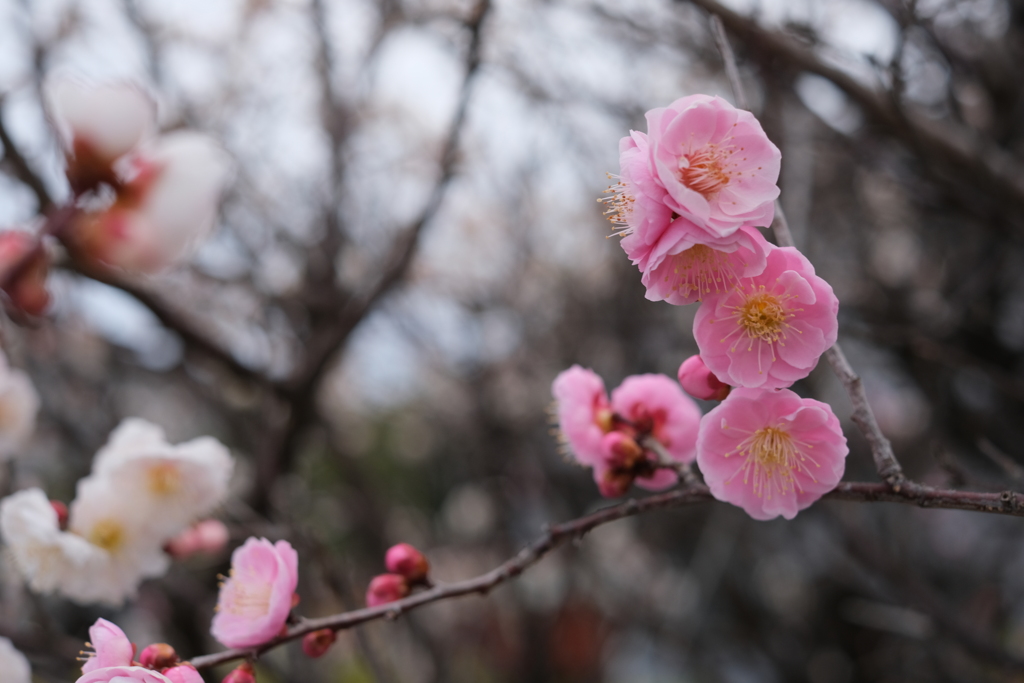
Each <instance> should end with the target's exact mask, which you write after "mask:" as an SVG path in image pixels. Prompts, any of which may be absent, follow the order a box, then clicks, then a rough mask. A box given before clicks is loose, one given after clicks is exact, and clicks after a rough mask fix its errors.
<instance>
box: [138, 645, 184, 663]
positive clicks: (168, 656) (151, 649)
mask: <svg viewBox="0 0 1024 683" xmlns="http://www.w3.org/2000/svg"><path fill="white" fill-rule="evenodd" d="M177 663H178V653H177V652H175V651H174V648H173V647H171V646H170V645H168V644H167V643H153V644H152V645H147V646H146V647H145V648H143V649H142V652H141V653H139V664H141V665H142V666H144V667H147V668H149V669H166V668H167V667H170V666H174V665H175V664H177Z"/></svg>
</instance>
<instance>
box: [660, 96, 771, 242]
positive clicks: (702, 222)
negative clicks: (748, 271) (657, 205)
mask: <svg viewBox="0 0 1024 683" xmlns="http://www.w3.org/2000/svg"><path fill="white" fill-rule="evenodd" d="M647 139H648V143H649V145H650V153H651V164H652V166H653V172H654V175H655V176H656V177H657V178H658V180H659V181H660V183H661V185H662V186H663V187H664V188H665V190H666V192H667V194H668V197H667V198H666V199H665V203H666V204H667V205H668V207H669V208H670V209H671V210H672V211H674V212H675V213H677V214H678V215H680V216H682V217H684V218H687V219H689V220H691V221H693V222H694V223H696V224H697V225H699V226H701V227H703V228H705V229H707V230H709V231H710V232H713V233H715V234H718V235H720V236H722V237H724V236H727V235H729V234H730V233H732V232H734V231H736V230H737V229H739V227H740V226H743V225H760V226H767V225H770V224H771V222H772V218H773V217H774V215H775V205H774V201H775V198H776V197H778V196H779V188H778V186H777V185H776V181H777V180H778V177H779V168H780V160H781V158H782V155H781V153H780V152H779V150H778V148H777V147H776V146H775V145H773V144H772V142H771V140H769V139H768V136H766V135H765V134H764V130H762V129H761V124H760V123H758V121H757V119H756V118H754V115H753V114H751V113H750V112H748V111H743V110H741V109H736V108H735V107H733V106H732V105H731V104H729V103H728V102H726V101H725V100H723V99H722V98H720V97H711V96H709V95H690V96H688V97H682V98H680V99H678V100H676V101H675V102H673V103H672V104H670V105H669V106H667V107H663V108H658V109H652V110H651V111H649V112H647Z"/></svg>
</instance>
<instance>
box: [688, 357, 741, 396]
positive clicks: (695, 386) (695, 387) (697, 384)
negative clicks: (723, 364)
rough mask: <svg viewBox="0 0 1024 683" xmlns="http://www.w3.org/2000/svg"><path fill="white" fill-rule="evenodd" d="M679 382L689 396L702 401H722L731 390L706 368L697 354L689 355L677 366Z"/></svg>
mask: <svg viewBox="0 0 1024 683" xmlns="http://www.w3.org/2000/svg"><path fill="white" fill-rule="evenodd" d="M679 383H680V384H682V385H683V389H684V390H685V391H686V393H688V394H689V395H690V396H693V397H694V398H699V399H702V400H704V401H723V400H725V397H726V396H728V395H729V391H731V390H732V387H731V386H729V385H728V384H725V383H723V382H722V381H721V380H720V379H718V378H717V377H715V374H714V373H713V372H711V371H710V370H708V367H707V366H706V365H704V361H703V359H701V357H700V356H699V355H697V356H690V357H689V358H687V359H686V360H684V361H683V364H682V365H680V366H679Z"/></svg>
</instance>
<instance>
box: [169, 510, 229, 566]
mask: <svg viewBox="0 0 1024 683" xmlns="http://www.w3.org/2000/svg"><path fill="white" fill-rule="evenodd" d="M230 536H231V534H230V532H229V531H228V528H227V527H226V526H225V525H224V522H222V521H220V520H219V519H204V520H203V521H201V522H197V523H196V524H194V525H193V526H191V527H189V528H188V529H185V530H184V531H182V532H181V533H180V534H178V535H177V536H175V537H174V538H172V539H171V540H169V541H167V543H166V544H165V545H164V550H166V551H167V554H169V555H171V556H172V557H176V558H178V559H184V558H186V557H188V556H189V555H194V554H195V553H208V554H213V553H216V552H218V551H220V550H222V549H223V548H224V546H225V545H227V542H228V540H229V538H230Z"/></svg>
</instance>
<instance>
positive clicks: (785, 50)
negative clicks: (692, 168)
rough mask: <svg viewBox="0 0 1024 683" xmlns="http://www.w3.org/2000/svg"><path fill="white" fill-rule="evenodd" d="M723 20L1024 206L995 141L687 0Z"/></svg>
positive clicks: (1018, 176)
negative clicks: (915, 109) (921, 113)
mask: <svg viewBox="0 0 1024 683" xmlns="http://www.w3.org/2000/svg"><path fill="white" fill-rule="evenodd" d="M688 1H689V2H692V3H693V4H695V5H697V6H698V7H701V8H702V9H704V10H705V11H707V12H708V13H709V14H712V15H717V16H718V17H720V18H721V21H722V23H723V24H724V25H725V27H726V28H727V29H729V31H731V32H732V33H733V34H734V35H735V36H736V38H737V39H738V40H740V41H741V42H742V43H743V44H744V45H745V46H748V47H749V48H751V49H753V50H757V51H760V52H763V53H766V54H768V55H771V56H772V57H773V58H776V59H778V60H781V61H782V62H785V63H787V64H788V65H789V66H791V67H792V68H795V69H797V70H800V71H806V72H808V73H812V74H816V75H818V76H822V77H824V78H826V79H828V80H829V81H832V83H834V84H835V85H836V86H838V87H839V88H840V89H841V90H843V92H845V93H846V94H847V95H848V96H849V97H850V99H852V100H853V101H854V102H856V103H857V104H858V105H859V106H860V108H861V109H862V110H863V111H864V113H865V114H866V115H867V116H868V117H869V118H870V119H871V120H872V121H873V122H874V123H875V124H876V125H878V126H880V127H881V128H883V129H885V130H887V131H888V132H889V133H890V134H892V135H894V136H895V137H898V138H901V139H902V140H904V141H905V142H907V143H908V144H909V145H910V146H911V147H913V148H914V149H915V150H917V151H918V153H920V154H921V155H922V156H925V157H928V158H930V159H932V160H938V161H941V162H944V163H946V164H948V165H950V166H953V167H957V168H959V169H960V170H961V171H963V177H964V178H966V179H968V180H969V181H970V182H973V183H974V184H975V185H976V186H977V187H978V188H980V189H983V190H985V191H987V192H991V193H993V194H995V195H996V196H998V197H1001V198H1003V199H1006V200H1008V201H1010V202H1011V203H1012V204H1014V205H1015V206H1017V207H1018V208H1020V207H1024V170H1022V169H1021V168H1020V166H1019V164H1018V163H1017V162H1016V161H1015V160H1014V159H1013V157H1011V156H1010V155H1009V154H1007V153H1005V152H1003V151H1002V150H1000V149H999V148H998V147H996V146H995V145H994V144H993V143H987V142H984V141H983V140H980V139H979V138H978V136H977V135H976V134H974V133H971V132H968V131H966V130H963V129H962V128H960V127H959V126H956V125H955V124H952V123H948V122H947V123H940V122H936V121H928V120H925V119H924V118H923V117H918V116H915V115H913V114H912V113H910V112H907V111H905V110H903V109H900V108H898V107H897V106H896V103H895V102H894V101H893V98H892V97H891V96H890V95H889V94H888V93H885V92H880V91H878V90H877V89H875V88H872V87H869V86H866V85H864V84H863V83H861V82H860V81H858V80H857V79H856V78H854V77H853V76H851V75H850V74H848V73H846V72H844V71H843V70H841V69H838V68H836V67H834V66H831V65H829V64H826V63H825V62H824V61H822V59H821V58H820V57H819V56H818V55H816V54H814V52H812V51H811V50H809V49H807V48H804V47H802V46H801V45H799V44H798V43H797V42H796V41H794V40H793V39H791V38H789V37H787V36H785V35H783V34H781V33H778V32H776V31H772V30H770V29H766V28H764V27H762V26H761V25H760V24H758V23H757V21H756V20H755V19H753V18H751V17H748V16H744V15H742V14H739V13H737V12H734V11H732V10H730V9H729V8H727V7H725V6H723V5H721V4H719V3H718V2H717V1H716V0H688Z"/></svg>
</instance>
